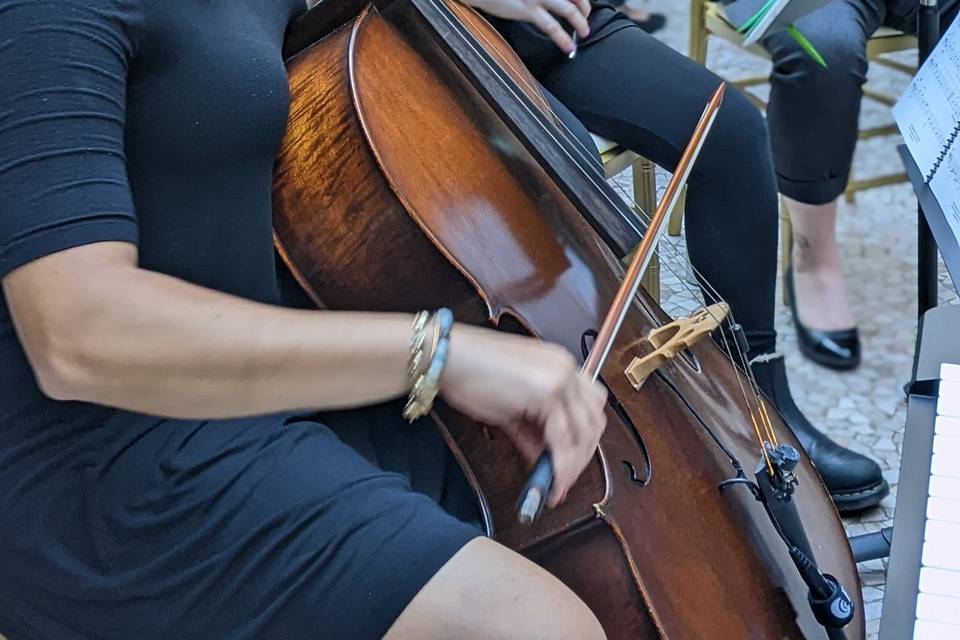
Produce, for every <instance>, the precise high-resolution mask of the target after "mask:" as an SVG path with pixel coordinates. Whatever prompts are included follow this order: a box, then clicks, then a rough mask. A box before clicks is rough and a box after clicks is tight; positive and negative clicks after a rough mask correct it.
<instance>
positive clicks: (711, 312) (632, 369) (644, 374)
mask: <svg viewBox="0 0 960 640" xmlns="http://www.w3.org/2000/svg"><path fill="white" fill-rule="evenodd" d="M729 312H730V307H728V306H727V304H726V303H725V302H718V303H716V304H712V305H710V306H709V307H706V308H704V309H701V310H700V311H697V312H696V313H694V314H692V315H689V316H686V317H683V318H677V319H676V320H674V321H673V322H671V323H669V324H665V325H663V326H662V327H657V328H656V329H653V330H651V331H650V333H649V334H647V337H646V338H644V340H643V341H646V342H649V343H650V345H652V346H653V351H651V352H650V353H648V354H646V355H644V356H637V357H635V358H634V359H633V360H632V361H631V362H630V364H629V365H628V366H627V368H626V369H625V370H624V374H625V375H626V376H627V380H629V381H630V384H632V385H633V388H634V389H639V388H640V387H642V386H643V383H644V382H645V381H646V379H647V378H648V377H650V374H652V373H653V372H654V371H656V370H657V369H659V368H660V367H661V366H663V364H664V363H665V362H667V361H668V360H672V359H673V358H675V357H676V356H677V354H679V353H681V352H683V350H684V349H689V348H690V347H692V346H693V345H695V344H696V343H697V342H699V341H700V340H701V339H702V338H703V337H704V336H705V335H708V334H709V333H711V332H712V331H714V330H715V329H716V328H717V327H719V326H720V323H721V322H723V319H724V318H726V317H727V314H728V313H729Z"/></svg>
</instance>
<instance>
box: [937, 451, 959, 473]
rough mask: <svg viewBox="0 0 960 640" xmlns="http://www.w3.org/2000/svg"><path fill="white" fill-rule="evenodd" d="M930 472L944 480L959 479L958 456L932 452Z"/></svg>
mask: <svg viewBox="0 0 960 640" xmlns="http://www.w3.org/2000/svg"><path fill="white" fill-rule="evenodd" d="M930 471H931V472H932V473H933V474H934V475H938V476H944V477H946V478H960V456H955V455H947V454H944V453H936V452H934V454H933V458H932V459H931V460H930Z"/></svg>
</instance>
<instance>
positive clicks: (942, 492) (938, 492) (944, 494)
mask: <svg viewBox="0 0 960 640" xmlns="http://www.w3.org/2000/svg"><path fill="white" fill-rule="evenodd" d="M928 495H931V496H936V497H938V498H954V499H958V500H960V478H949V477H947V476H938V475H936V474H932V475H931V476H930V487H929V489H928Z"/></svg>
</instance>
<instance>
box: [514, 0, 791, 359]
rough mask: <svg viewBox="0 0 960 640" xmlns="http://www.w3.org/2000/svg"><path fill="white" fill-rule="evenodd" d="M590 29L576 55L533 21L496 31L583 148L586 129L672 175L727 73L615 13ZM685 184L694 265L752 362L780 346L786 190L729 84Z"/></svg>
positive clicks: (751, 110)
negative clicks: (780, 196)
mask: <svg viewBox="0 0 960 640" xmlns="http://www.w3.org/2000/svg"><path fill="white" fill-rule="evenodd" d="M590 23H591V31H592V33H591V36H590V37H589V38H587V39H586V40H585V41H584V42H583V43H582V44H581V45H580V48H579V50H578V52H577V55H576V57H575V58H574V59H572V60H570V59H568V58H567V56H565V55H564V54H563V53H562V52H560V51H559V50H558V49H556V47H554V45H553V44H552V43H550V41H549V40H546V39H545V38H544V37H542V36H540V35H539V33H537V32H536V31H534V30H533V29H532V28H528V27H526V25H517V24H516V23H507V24H506V25H504V24H503V23H497V26H498V28H500V30H501V33H503V34H504V36H505V37H506V38H507V40H508V41H509V42H510V43H511V45H513V47H514V49H515V50H517V52H518V53H519V54H520V56H521V58H523V60H524V62H525V63H526V64H527V66H528V67H529V68H530V70H531V71H532V72H533V74H534V75H535V76H536V78H537V79H538V80H539V81H540V83H541V84H542V85H543V86H544V87H545V88H546V89H547V90H548V91H549V93H551V94H552V95H553V96H554V97H555V98H556V100H557V101H559V102H560V103H562V105H563V106H561V107H558V112H559V115H560V117H561V119H563V120H564V121H565V122H566V125H567V127H568V128H570V129H571V130H572V131H574V132H576V134H577V137H578V138H580V139H582V140H583V144H585V145H589V146H588V148H594V147H593V145H592V143H591V141H590V138H589V135H588V134H587V133H586V131H585V129H584V126H585V127H586V129H589V131H591V132H593V133H595V134H597V135H599V136H602V137H604V138H607V139H609V140H613V141H615V142H617V143H618V144H621V145H623V146H626V147H628V148H630V149H632V150H634V151H636V152H637V153H639V154H641V155H642V156H644V157H646V158H648V159H650V160H651V161H653V162H655V163H656V164H658V165H660V166H662V167H664V168H666V169H667V170H673V169H674V167H675V166H676V164H677V162H679V160H680V156H681V154H682V152H683V149H684V148H685V146H686V144H687V141H688V140H689V138H690V136H691V134H692V133H693V129H694V127H695V126H696V123H697V121H698V120H699V118H700V115H701V113H702V112H703V108H704V106H705V105H706V103H707V100H708V99H709V97H710V95H711V94H712V93H713V91H714V90H715V89H716V88H717V86H718V85H719V84H720V82H721V80H720V78H718V77H717V76H715V75H714V74H712V73H711V72H709V71H708V70H706V69H705V68H703V67H702V66H700V65H698V64H696V63H694V62H692V61H691V60H690V59H688V58H687V57H685V56H683V55H681V54H679V53H677V52H676V51H674V50H673V49H671V48H670V47H668V46H667V45H665V44H663V43H661V42H660V41H658V40H656V39H655V38H653V37H652V36H650V35H648V34H646V33H645V32H644V31H643V30H641V29H640V28H639V27H637V26H636V25H634V24H633V23H632V22H631V21H630V20H628V19H626V18H618V17H617V14H615V12H614V11H613V9H611V8H610V7H608V6H605V5H599V4H596V5H594V10H593V12H592V14H591V18H590ZM563 107H565V108H563ZM578 121H579V122H578ZM581 123H582V124H581ZM688 184H689V187H688V193H687V200H686V212H685V217H686V238H687V247H688V250H689V253H690V260H691V262H692V264H693V265H694V266H695V267H696V269H697V270H698V271H699V272H700V273H701V274H702V275H703V276H704V277H705V278H706V280H707V281H709V283H710V284H711V285H712V287H713V288H714V289H715V290H716V292H717V293H718V294H719V296H720V297H721V298H723V299H724V300H726V301H727V302H728V303H729V304H730V306H731V310H732V311H733V313H734V316H735V317H736V319H737V321H738V322H739V323H740V324H742V325H743V327H744V330H745V332H746V334H747V339H748V341H749V343H750V351H751V355H757V354H760V353H768V352H770V351H773V350H774V348H775V345H776V333H775V331H774V303H775V289H776V277H777V272H776V269H777V262H776V260H777V253H776V252H777V185H776V179H775V176H774V171H773V163H772V160H771V153H770V144H769V140H768V137H767V128H766V124H765V123H764V120H763V117H762V115H761V114H760V113H759V111H758V110H757V109H756V108H755V107H754V106H753V105H752V104H751V103H750V102H749V101H748V100H747V99H746V98H745V97H744V96H743V95H741V94H740V93H738V92H737V91H735V90H733V88H732V87H730V88H728V90H727V93H726V97H725V99H724V103H723V106H722V107H721V110H720V113H719V115H718V117H717V120H716V122H715V124H714V127H713V129H712V130H711V132H710V134H709V137H708V139H707V142H706V144H705V145H704V148H703V150H702V152H701V154H700V158H699V160H698V161H697V163H696V165H695V166H694V168H693V173H692V174H691V176H690V180H689V183H688ZM704 293H709V290H705V291H704ZM708 297H709V296H708Z"/></svg>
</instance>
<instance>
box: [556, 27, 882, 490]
mask: <svg viewBox="0 0 960 640" xmlns="http://www.w3.org/2000/svg"><path fill="white" fill-rule="evenodd" d="M628 61H638V62H637V63H633V64H631V63H628ZM639 61H642V63H640V62H639ZM538 72H539V73H538V77H539V78H538V79H539V80H540V81H541V83H543V85H544V86H545V87H546V88H547V89H548V90H549V91H551V92H552V93H553V94H554V95H555V96H556V97H557V98H558V99H559V100H560V101H561V102H563V103H564V104H565V105H566V106H567V107H568V108H569V110H570V111H572V112H573V114H574V115H575V116H576V117H577V118H579V119H580V120H582V121H583V123H584V124H585V125H586V126H587V128H588V129H589V130H590V131H592V132H594V133H596V134H599V135H601V136H603V137H605V138H608V139H610V140H614V141H616V142H618V143H620V144H623V145H625V146H627V147H629V148H631V149H633V150H635V151H636V152H637V153H640V154H642V155H644V156H645V157H647V158H649V159H651V160H652V161H654V162H656V163H657V164H659V165H660V166H663V167H666V168H667V169H669V170H672V169H673V168H674V167H675V166H676V163H677V162H678V161H679V158H680V155H681V153H682V151H683V149H684V147H685V146H686V144H687V141H688V140H689V137H690V135H691V134H692V132H693V129H694V127H695V125H696V122H697V120H698V119H699V117H700V114H701V113H702V111H703V108H704V106H705V105H706V102H707V100H708V99H709V96H710V94H711V93H712V92H713V90H714V89H715V88H716V87H717V85H718V84H719V83H720V79H719V78H717V77H716V76H715V75H713V74H712V73H710V72H709V71H707V70H706V69H704V68H703V67H701V66H699V65H697V64H696V63H694V62H692V61H691V60H689V59H688V58H686V57H684V56H682V55H680V54H678V53H676V52H674V51H673V50H671V49H670V48H669V47H667V46H666V45H663V44H662V43H660V42H658V41H657V40H656V39H654V38H652V37H650V36H648V35H646V34H644V33H643V32H642V31H641V30H639V29H635V28H626V29H622V30H620V31H616V32H615V33H613V34H611V35H609V36H607V37H605V38H603V39H601V40H599V41H597V42H595V43H592V44H590V45H588V46H583V47H581V49H580V51H579V52H578V53H577V57H576V58H575V59H574V60H573V61H567V60H566V59H565V58H564V59H563V60H558V61H556V62H554V63H551V64H545V65H541V66H539V67H538ZM614 87H615V88H616V89H615V90H612V88H614ZM685 214H686V219H687V230H686V237H687V245H688V247H689V251H690V260H691V262H692V263H693V265H694V266H695V267H696V269H697V270H698V272H699V273H700V274H702V276H703V278H704V279H705V280H706V281H708V282H709V285H706V283H705V286H704V293H705V295H706V296H707V298H708V300H710V299H712V298H713V297H714V296H713V294H714V292H715V293H716V295H717V296H718V297H720V298H722V299H724V300H726V301H727V302H728V303H729V304H730V307H731V309H732V311H733V313H734V315H735V317H736V320H737V321H738V322H739V323H740V324H741V325H742V326H743V327H744V330H745V333H746V334H747V339H748V342H749V347H750V354H749V357H750V358H751V359H753V360H754V361H755V364H754V365H753V369H754V372H755V374H756V376H757V380H758V382H759V384H760V386H761V389H762V390H763V391H764V392H765V393H766V394H767V395H768V396H769V397H770V398H771V399H772V400H773V401H774V402H775V403H776V405H777V408H778V409H779V410H780V412H781V414H782V415H783V416H784V418H785V419H786V421H787V423H788V424H789V425H790V427H791V428H792V429H793V430H794V432H796V434H797V436H798V437H799V438H800V441H801V443H802V444H803V445H804V447H805V448H806V449H807V451H808V453H809V454H810V456H811V458H812V459H813V460H814V462H815V463H816V464H817V468H818V469H819V470H820V472H821V475H822V476H823V477H824V480H825V481H826V483H827V486H828V487H829V488H830V490H831V494H832V495H833V497H834V500H835V502H836V503H837V506H838V507H839V508H840V509H854V508H863V507H866V506H870V505H872V504H876V503H877V502H879V500H880V499H881V498H882V497H883V496H884V495H885V494H886V492H887V491H888V488H887V485H886V483H885V481H884V480H883V477H882V474H881V473H880V468H879V466H878V465H877V464H876V463H875V462H873V461H872V460H870V459H868V458H866V457H864V456H861V455H859V454H856V453H854V452H852V451H849V450H847V449H844V448H843V447H840V446H839V445H837V444H836V443H834V442H832V441H831V440H829V438H827V437H826V436H825V435H823V434H822V433H821V432H819V431H818V430H817V429H816V428H815V427H814V426H813V425H812V424H810V422H809V421H808V420H807V419H806V417H805V416H804V415H803V414H802V412H801V411H800V410H799V409H798V408H797V406H796V404H795V403H794V402H793V398H792V396H791V394H790V389H789V386H788V385H787V380H786V373H785V370H784V365H783V359H782V357H780V356H777V355H776V354H775V348H776V332H775V330H774V303H775V286H776V247H777V237H776V236H777V194H776V182H775V177H774V174H773V169H772V160H771V157H770V148H769V143H768V141H767V130H766V126H765V124H764V121H763V118H762V116H761V115H760V113H759V112H758V111H757V109H756V108H754V107H753V106H752V105H751V104H750V102H749V101H748V100H747V99H746V98H745V97H744V96H743V95H741V94H739V93H738V92H736V91H733V90H729V91H728V92H727V94H726V98H725V100H724V104H723V107H722V108H721V110H720V114H719V115H718V117H717V120H716V122H715V124H714V126H713V129H712V130H711V132H710V135H709V138H708V140H707V142H706V144H705V145H704V148H703V150H702V152H701V155H700V157H699V159H698V161H697V164H696V165H695V167H694V170H693V173H692V175H691V177H690V181H689V188H688V194H687V201H686V212H685Z"/></svg>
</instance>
